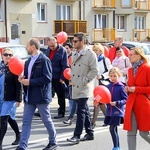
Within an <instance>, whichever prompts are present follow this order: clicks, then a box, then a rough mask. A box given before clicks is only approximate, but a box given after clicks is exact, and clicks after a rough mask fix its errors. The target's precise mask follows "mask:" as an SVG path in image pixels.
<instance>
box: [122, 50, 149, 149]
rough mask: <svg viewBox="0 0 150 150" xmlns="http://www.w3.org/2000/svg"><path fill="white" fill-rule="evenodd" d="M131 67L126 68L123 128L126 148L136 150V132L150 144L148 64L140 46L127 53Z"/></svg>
mask: <svg viewBox="0 0 150 150" xmlns="http://www.w3.org/2000/svg"><path fill="white" fill-rule="evenodd" d="M129 59H130V62H131V63H132V68H130V69H129V70H128V85H127V86H126V88H125V90H126V91H127V92H128V93H129V96H128V99H127V103H126V109H125V117H124V129H125V130H127V131H128V132H127V140H128V150H136V134H137V130H139V133H140V136H141V137H142V138H143V139H144V140H145V141H147V142H148V143H149V144H150V132H149V131H150V98H149V96H150V65H148V61H147V59H146V56H145V54H144V51H143V49H142V48H132V49H131V51H130V54H129Z"/></svg>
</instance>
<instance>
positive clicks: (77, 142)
mask: <svg viewBox="0 0 150 150" xmlns="http://www.w3.org/2000/svg"><path fill="white" fill-rule="evenodd" d="M67 141H68V142H71V143H72V144H79V142H80V138H78V137H77V136H74V137H72V138H70V139H67Z"/></svg>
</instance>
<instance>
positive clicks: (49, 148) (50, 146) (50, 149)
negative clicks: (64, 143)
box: [43, 143, 57, 150]
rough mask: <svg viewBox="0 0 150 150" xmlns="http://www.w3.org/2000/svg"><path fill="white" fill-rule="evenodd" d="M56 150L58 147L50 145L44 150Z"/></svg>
mask: <svg viewBox="0 0 150 150" xmlns="http://www.w3.org/2000/svg"><path fill="white" fill-rule="evenodd" d="M55 149H57V145H56V144H50V143H49V144H48V145H47V146H46V147H45V148H44V149H43V150H55Z"/></svg>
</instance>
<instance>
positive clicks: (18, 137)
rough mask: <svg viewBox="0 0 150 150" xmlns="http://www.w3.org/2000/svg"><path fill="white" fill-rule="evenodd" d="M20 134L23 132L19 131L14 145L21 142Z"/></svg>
mask: <svg viewBox="0 0 150 150" xmlns="http://www.w3.org/2000/svg"><path fill="white" fill-rule="evenodd" d="M20 134H21V133H19V134H18V135H16V140H15V141H14V142H13V143H12V145H18V144H19V142H20Z"/></svg>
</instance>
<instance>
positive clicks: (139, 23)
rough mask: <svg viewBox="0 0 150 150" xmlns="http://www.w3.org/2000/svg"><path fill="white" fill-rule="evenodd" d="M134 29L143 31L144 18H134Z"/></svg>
mask: <svg viewBox="0 0 150 150" xmlns="http://www.w3.org/2000/svg"><path fill="white" fill-rule="evenodd" d="M134 23H135V29H145V17H144V16H135V21H134Z"/></svg>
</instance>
